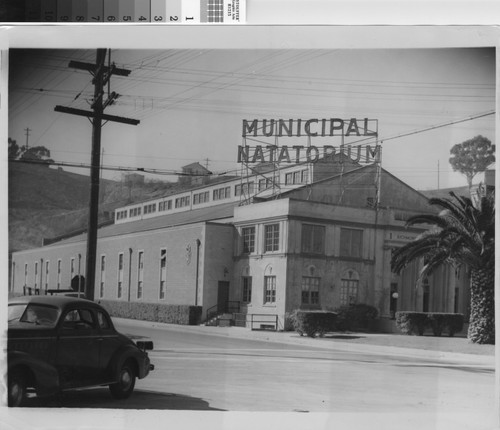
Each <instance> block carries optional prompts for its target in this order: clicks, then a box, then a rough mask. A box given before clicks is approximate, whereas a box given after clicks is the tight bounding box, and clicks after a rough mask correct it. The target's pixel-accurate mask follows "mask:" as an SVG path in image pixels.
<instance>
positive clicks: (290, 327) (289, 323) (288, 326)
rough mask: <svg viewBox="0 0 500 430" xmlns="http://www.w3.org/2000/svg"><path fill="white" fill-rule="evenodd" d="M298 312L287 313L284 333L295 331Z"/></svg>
mask: <svg viewBox="0 0 500 430" xmlns="http://www.w3.org/2000/svg"><path fill="white" fill-rule="evenodd" d="M297 312H298V310H297V309H296V310H294V311H292V312H286V313H285V323H284V327H283V330H284V331H295V321H296V319H297Z"/></svg>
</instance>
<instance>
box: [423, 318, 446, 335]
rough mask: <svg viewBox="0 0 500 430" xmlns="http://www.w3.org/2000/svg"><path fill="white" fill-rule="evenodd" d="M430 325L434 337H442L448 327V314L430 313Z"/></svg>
mask: <svg viewBox="0 0 500 430" xmlns="http://www.w3.org/2000/svg"><path fill="white" fill-rule="evenodd" d="M427 319H428V322H429V325H430V326H431V328H432V333H433V334H434V336H441V334H442V333H443V329H444V328H445V326H446V314H443V313H429V314H428V315H427Z"/></svg>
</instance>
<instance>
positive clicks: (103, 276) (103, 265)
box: [99, 255, 106, 298]
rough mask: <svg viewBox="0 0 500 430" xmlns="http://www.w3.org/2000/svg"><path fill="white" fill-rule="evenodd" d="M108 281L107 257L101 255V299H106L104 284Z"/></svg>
mask: <svg viewBox="0 0 500 430" xmlns="http://www.w3.org/2000/svg"><path fill="white" fill-rule="evenodd" d="M105 279H106V256H105V255H101V283H100V289H99V297H101V298H102V297H104V282H105Z"/></svg>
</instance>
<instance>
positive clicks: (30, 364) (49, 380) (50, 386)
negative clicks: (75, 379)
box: [7, 351, 60, 397]
mask: <svg viewBox="0 0 500 430" xmlns="http://www.w3.org/2000/svg"><path fill="white" fill-rule="evenodd" d="M7 363H8V364H7V372H8V373H10V372H12V371H14V369H16V368H22V369H28V370H29V371H30V372H31V376H32V379H31V380H30V384H29V385H30V386H33V387H34V388H35V390H36V393H37V396H40V397H42V396H49V395H52V394H56V393H57V392H58V391H59V390H60V384H59V372H58V371H57V369H56V368H55V367H54V366H52V365H50V364H49V363H47V362H46V361H43V360H40V359H39V358H36V357H33V356H32V355H30V354H28V353H26V352H23V351H9V352H8V353H7Z"/></svg>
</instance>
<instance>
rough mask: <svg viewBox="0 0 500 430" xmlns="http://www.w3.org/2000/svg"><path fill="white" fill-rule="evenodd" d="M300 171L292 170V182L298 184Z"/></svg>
mask: <svg viewBox="0 0 500 430" xmlns="http://www.w3.org/2000/svg"><path fill="white" fill-rule="evenodd" d="M300 178H301V172H300V171H299V172H293V183H294V184H300V182H301V181H300Z"/></svg>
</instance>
